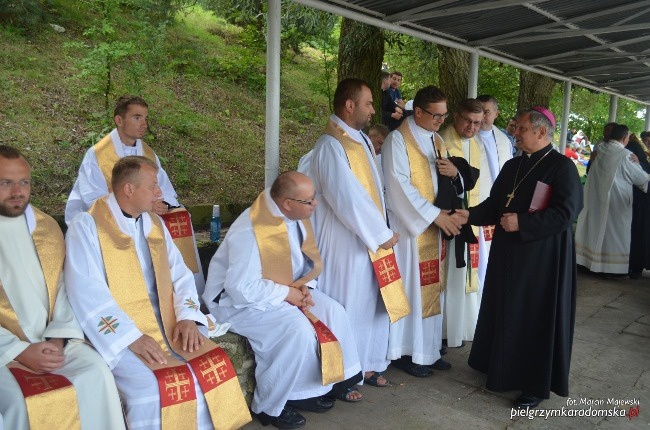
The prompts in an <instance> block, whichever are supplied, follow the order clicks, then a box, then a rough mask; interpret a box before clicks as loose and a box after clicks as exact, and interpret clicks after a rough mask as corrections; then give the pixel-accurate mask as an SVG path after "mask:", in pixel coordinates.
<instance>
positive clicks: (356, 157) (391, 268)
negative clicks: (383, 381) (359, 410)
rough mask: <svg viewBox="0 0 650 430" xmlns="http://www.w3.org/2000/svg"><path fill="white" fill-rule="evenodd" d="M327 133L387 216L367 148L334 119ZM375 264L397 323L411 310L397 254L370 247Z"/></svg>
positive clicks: (382, 213) (391, 314)
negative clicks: (396, 257)
mask: <svg viewBox="0 0 650 430" xmlns="http://www.w3.org/2000/svg"><path fill="white" fill-rule="evenodd" d="M325 134H329V135H330V136H332V137H334V138H335V139H336V140H338V141H339V143H340V144H341V146H342V147H343V150H344V151H345V154H346V156H347V158H348V163H349V164H350V169H351V170H352V173H353V174H354V176H355V177H356V178H357V180H358V181H359V183H360V184H361V185H362V186H363V188H364V189H365V190H366V192H367V193H368V195H369V196H370V198H371V199H372V201H373V202H374V203H375V205H376V206H377V210H378V211H379V213H380V214H381V215H382V217H384V219H385V216H386V214H385V212H384V210H383V207H382V204H381V198H380V196H379V189H378V188H377V184H376V183H375V180H374V178H373V176H372V169H371V167H370V161H369V160H368V156H367V155H366V151H365V150H364V149H363V144H359V143H357V142H356V141H354V140H353V139H352V138H351V137H350V136H349V135H348V134H347V133H346V132H345V131H344V130H343V129H342V128H341V127H339V126H338V125H337V124H335V123H334V122H333V121H329V122H328V123H327V125H326V126H325ZM368 255H369V256H370V261H371V262H372V267H373V269H374V271H375V276H376V277H377V282H378V283H379V291H380V293H381V297H382V299H383V300H384V305H385V306H386V311H388V316H389V318H390V322H391V323H394V322H396V321H398V320H400V319H401V318H403V317H405V316H406V315H408V314H410V313H411V307H410V306H409V302H408V299H407V298H406V292H405V291H404V285H403V284H402V275H401V274H400V272H399V268H398V267H397V261H396V260H395V253H394V252H393V249H392V248H391V249H388V250H385V249H381V248H379V249H378V250H377V252H372V251H371V250H368Z"/></svg>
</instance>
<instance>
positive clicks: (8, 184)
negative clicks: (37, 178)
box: [0, 179, 32, 190]
mask: <svg viewBox="0 0 650 430" xmlns="http://www.w3.org/2000/svg"><path fill="white" fill-rule="evenodd" d="M31 184H32V181H31V180H30V179H22V180H20V181H10V180H8V179H3V180H0V189H3V190H8V189H11V188H13V187H14V185H18V186H19V187H20V188H27V187H29V186H30V185H31Z"/></svg>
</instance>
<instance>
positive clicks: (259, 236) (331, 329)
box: [203, 172, 361, 429]
mask: <svg viewBox="0 0 650 430" xmlns="http://www.w3.org/2000/svg"><path fill="white" fill-rule="evenodd" d="M316 205H317V201H316V197H315V191H314V186H313V184H312V182H311V180H310V179H309V178H308V177H307V176H305V175H303V174H301V173H298V172H286V173H283V174H282V175H280V176H279V177H278V178H277V179H276V180H275V182H274V183H273V185H272V186H271V188H270V189H266V190H265V191H263V192H262V193H261V194H260V195H259V197H258V198H257V200H255V202H254V203H253V205H252V206H251V207H250V208H248V209H246V210H245V211H244V212H243V213H242V214H241V215H240V216H239V218H237V220H236V221H235V222H234V223H233V225H232V226H231V227H230V229H229V230H228V234H227V235H226V238H225V239H224V242H223V244H222V245H221V246H220V247H219V249H218V250H217V252H216V254H215V255H214V257H213V258H212V261H211V262H210V267H209V270H208V278H207V282H206V288H205V293H204V294H203V300H204V302H205V303H206V304H207V306H208V308H209V309H210V312H212V314H213V315H214V316H215V317H216V318H217V320H218V321H219V322H230V323H232V326H231V330H232V331H234V332H235V333H238V334H241V335H242V336H246V337H247V338H248V340H249V342H250V344H251V346H252V348H253V351H254V352H255V361H256V363H257V367H256V369H255V378H256V381H257V387H256V388H255V393H254V397H253V403H252V405H251V409H252V411H253V413H254V414H255V415H256V416H257V417H258V419H259V420H260V421H261V422H262V424H264V425H268V424H272V425H274V426H275V427H277V428H287V429H289V428H298V427H301V426H303V425H304V424H305V422H306V420H305V418H304V417H303V416H302V415H301V414H300V413H298V412H297V411H296V409H300V410H304V411H309V412H325V411H327V410H329V409H331V408H332V406H333V404H334V403H333V400H334V399H340V400H343V401H348V402H357V401H360V400H361V394H360V393H359V391H358V390H356V389H354V388H353V387H354V385H355V384H356V383H358V382H361V365H360V363H359V358H358V356H357V349H356V345H355V342H354V339H353V336H352V331H351V329H350V324H349V322H348V319H347V316H346V313H345V310H344V309H343V307H342V306H341V305H340V304H339V303H338V302H336V301H335V300H334V299H332V298H330V297H328V296H327V295H325V294H324V293H322V292H320V291H319V290H318V289H317V288H316V286H317V282H316V277H317V276H318V274H319V273H320V271H321V267H322V262H321V258H320V254H319V252H318V248H317V247H316V241H315V238H314V232H313V230H312V228H311V224H310V222H309V217H310V216H311V214H312V212H313V211H314V208H315V207H316ZM319 351H320V353H319ZM319 356H320V357H319Z"/></svg>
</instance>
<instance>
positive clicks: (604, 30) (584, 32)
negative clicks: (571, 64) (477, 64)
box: [484, 24, 648, 47]
mask: <svg viewBox="0 0 650 430" xmlns="http://www.w3.org/2000/svg"><path fill="white" fill-rule="evenodd" d="M647 29H648V24H631V25H621V26H619V27H601V28H590V29H579V30H572V29H567V30H566V31H563V32H561V33H553V34H540V35H537V36H528V37H519V38H510V39H502V40H498V41H496V42H493V43H490V44H489V45H484V46H503V45H514V44H517V43H527V42H539V41H541V40H553V39H566V38H568V37H581V36H593V35H594V34H609V33H621V32H624V31H636V30H647ZM610 46H611V45H610ZM610 46H608V47H610Z"/></svg>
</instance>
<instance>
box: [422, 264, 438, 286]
mask: <svg viewBox="0 0 650 430" xmlns="http://www.w3.org/2000/svg"><path fill="white" fill-rule="evenodd" d="M438 268H439V262H438V260H429V261H423V262H421V263H420V285H431V284H435V283H436V282H440V273H439V271H438Z"/></svg>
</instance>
